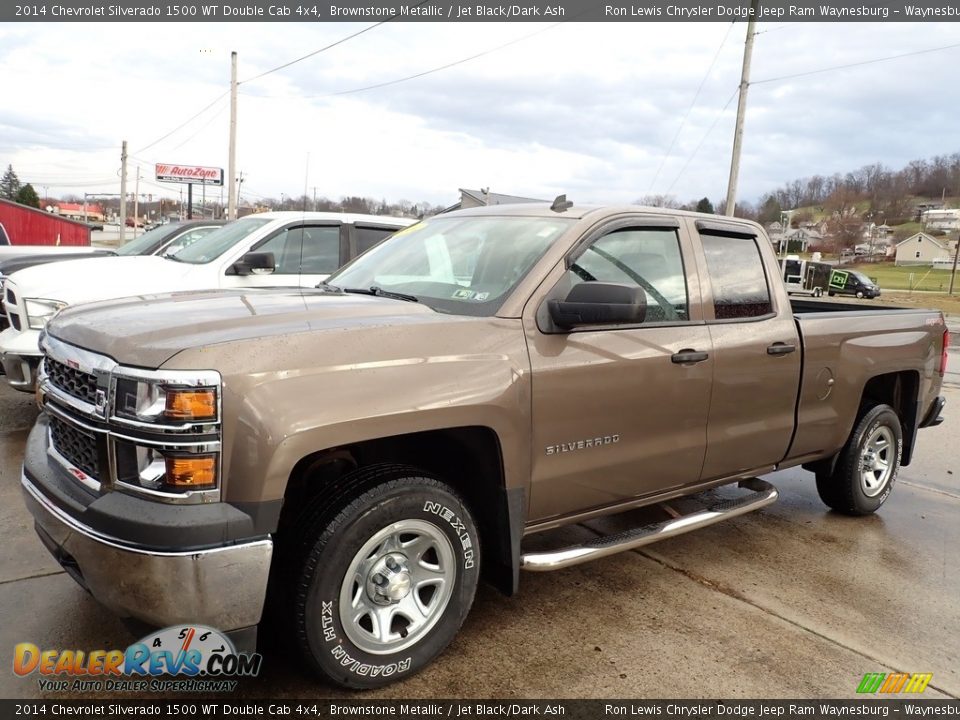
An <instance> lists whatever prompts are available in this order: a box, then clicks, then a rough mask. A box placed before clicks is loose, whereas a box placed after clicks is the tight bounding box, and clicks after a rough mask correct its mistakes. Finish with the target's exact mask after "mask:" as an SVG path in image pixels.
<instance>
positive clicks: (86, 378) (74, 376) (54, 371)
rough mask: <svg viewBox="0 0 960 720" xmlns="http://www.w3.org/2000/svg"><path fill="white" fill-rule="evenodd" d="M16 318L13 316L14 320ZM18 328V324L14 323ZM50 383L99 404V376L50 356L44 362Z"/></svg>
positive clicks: (82, 398) (86, 400)
mask: <svg viewBox="0 0 960 720" xmlns="http://www.w3.org/2000/svg"><path fill="white" fill-rule="evenodd" d="M14 317H15V316H13V315H11V317H10V319H11V320H13V318H14ZM14 327H16V323H14ZM44 367H45V368H46V370H47V376H48V377H49V378H50V382H51V383H53V385H54V386H55V387H57V388H59V389H60V390H63V392H65V393H67V394H68V395H72V396H73V397H75V398H79V399H80V400H83V401H84V402H88V403H90V404H91V405H96V404H97V376H96V375H93V374H91V373H86V372H83V371H82V370H77V369H75V368H72V367H70V366H69V365H66V364H64V363H62V362H60V361H59V360H54V359H53V358H52V357H50V356H49V355H48V356H47V358H46V361H45V362H44Z"/></svg>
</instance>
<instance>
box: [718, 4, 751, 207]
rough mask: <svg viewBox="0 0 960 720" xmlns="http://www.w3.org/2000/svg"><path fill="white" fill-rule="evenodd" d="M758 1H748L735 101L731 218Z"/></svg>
mask: <svg viewBox="0 0 960 720" xmlns="http://www.w3.org/2000/svg"><path fill="white" fill-rule="evenodd" d="M759 6H760V0H750V20H749V21H748V22H747V39H746V42H745V43H744V47H743V69H742V71H741V72H740V98H739V99H738V100H737V125H736V128H735V129H734V131H733V157H732V158H731V159H730V180H729V181H728V182H727V207H726V209H725V211H724V214H725V215H728V216H730V217H733V211H734V210H735V209H736V205H737V179H738V177H739V175H740V150H741V148H742V146H743V120H744V117H745V116H746V114H747V89H748V88H749V87H750V59H751V58H752V56H753V37H754V35H756V32H755V31H754V25H755V24H756V20H755V18H756V17H757V13H758V12H759Z"/></svg>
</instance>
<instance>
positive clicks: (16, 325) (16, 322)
mask: <svg viewBox="0 0 960 720" xmlns="http://www.w3.org/2000/svg"><path fill="white" fill-rule="evenodd" d="M7 317H9V318H10V324H11V325H13V329H14V330H19V329H20V316H19V315H17V314H16V313H13V312H12V313H8V314H7Z"/></svg>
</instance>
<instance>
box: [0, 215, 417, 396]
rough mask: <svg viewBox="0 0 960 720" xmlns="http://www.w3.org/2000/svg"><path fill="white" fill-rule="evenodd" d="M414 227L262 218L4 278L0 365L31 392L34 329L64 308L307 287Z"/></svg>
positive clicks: (374, 218) (372, 218)
mask: <svg viewBox="0 0 960 720" xmlns="http://www.w3.org/2000/svg"><path fill="white" fill-rule="evenodd" d="M413 222H414V221H413V220H410V219H408V218H392V217H385V216H380V215H346V214H340V213H304V212H275V213H261V214H258V215H251V216H249V217H245V218H243V219H241V220H237V221H235V222H232V223H230V224H229V225H226V226H224V227H221V228H218V229H216V230H213V231H211V232H210V233H208V234H206V235H204V237H202V238H200V239H199V240H196V241H195V242H194V243H192V244H191V245H188V246H187V247H182V248H180V249H179V250H176V251H171V250H169V249H168V250H167V251H166V252H165V253H164V254H163V255H162V256H157V255H152V256H149V257H143V256H140V257H118V258H93V259H88V260H67V261H64V262H60V263H55V264H53V265H45V266H41V267H30V268H27V269H25V270H20V271H18V272H15V273H13V274H12V275H11V276H10V277H9V278H7V281H6V289H5V294H4V299H5V301H6V310H7V318H8V320H9V323H10V327H8V328H7V329H6V330H4V331H3V332H0V363H2V364H3V368H4V370H5V372H6V375H7V382H8V383H9V384H10V385H11V386H12V387H14V388H16V389H18V390H24V391H28V392H29V391H30V390H31V389H32V388H33V385H34V379H35V375H36V368H37V363H38V362H39V361H40V349H39V346H38V344H37V342H38V340H39V338H40V331H41V330H42V329H43V326H44V325H46V323H47V321H48V320H49V319H50V318H51V317H52V316H53V315H54V314H55V313H56V312H57V311H58V310H60V309H61V308H63V307H66V306H67V305H73V304H76V303H83V302H92V301H95V300H105V299H108V298H117V297H125V296H128V295H143V294H147V293H155V292H171V291H180V290H200V289H205V288H218V287H226V288H236V287H264V286H270V285H273V286H277V285H281V286H282V285H287V286H290V285H292V286H298V285H302V286H307V287H309V286H313V285H316V284H317V283H319V282H320V281H321V280H323V279H324V278H326V277H327V276H328V275H329V274H330V273H332V272H333V271H334V270H336V269H337V268H338V267H340V266H341V265H342V264H343V263H345V262H347V260H349V259H351V258H352V257H354V256H355V255H357V254H358V253H360V252H362V251H363V250H365V249H367V247H369V246H371V245H373V244H375V243H377V242H379V241H380V240H382V239H383V238H385V237H387V236H388V235H390V234H392V233H394V232H396V231H397V230H399V229H400V228H403V227H406V226H407V225H410V224H411V223H413ZM148 235H150V233H146V234H144V236H143V238H146V237H147V236H148ZM143 238H138V239H137V240H134V241H133V242H134V243H136V242H140V241H142V240H143ZM125 247H126V246H125Z"/></svg>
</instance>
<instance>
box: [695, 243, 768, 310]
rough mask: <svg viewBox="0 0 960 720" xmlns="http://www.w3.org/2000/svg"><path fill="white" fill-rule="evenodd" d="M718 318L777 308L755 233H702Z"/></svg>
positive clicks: (714, 306)
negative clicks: (774, 304)
mask: <svg viewBox="0 0 960 720" xmlns="http://www.w3.org/2000/svg"><path fill="white" fill-rule="evenodd" d="M700 239H701V241H702V242H703V252H704V254H705V255H706V256H707V272H708V273H709V275H710V286H711V288H712V289H713V312H714V317H716V319H717V320H739V319H746V318H754V317H760V316H762V315H768V314H770V313H771V312H773V305H772V303H771V302H770V288H769V286H768V285H767V275H766V273H765V272H764V270H763V259H762V257H761V256H760V248H759V247H757V240H756V238H753V237H729V236H726V235H711V234H702V235H701V236H700Z"/></svg>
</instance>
